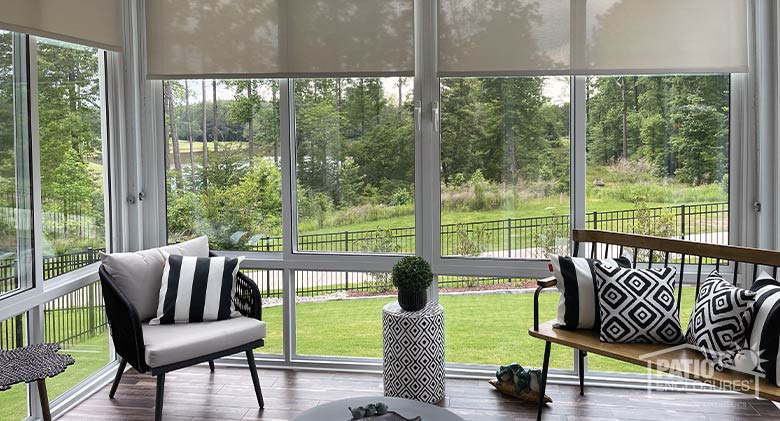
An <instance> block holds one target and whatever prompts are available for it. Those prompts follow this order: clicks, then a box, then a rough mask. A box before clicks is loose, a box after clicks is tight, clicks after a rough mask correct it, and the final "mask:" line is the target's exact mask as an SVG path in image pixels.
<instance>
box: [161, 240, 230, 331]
mask: <svg viewBox="0 0 780 421" xmlns="http://www.w3.org/2000/svg"><path fill="white" fill-rule="evenodd" d="M243 259H244V257H243V256H241V257H238V258H227V257H224V256H219V257H191V256H179V255H175V254H171V255H168V256H167V257H166V259H165V268H164V269H163V276H162V286H161V287H160V299H159V302H158V304H157V317H155V318H154V319H152V320H151V321H149V324H151V325H156V324H173V323H196V322H208V321H214V320H225V319H229V318H231V317H236V316H239V315H240V313H239V312H238V311H237V310H236V308H235V305H234V304H233V296H234V295H235V292H236V275H237V274H238V266H239V264H240V263H241V261H242V260H243Z"/></svg>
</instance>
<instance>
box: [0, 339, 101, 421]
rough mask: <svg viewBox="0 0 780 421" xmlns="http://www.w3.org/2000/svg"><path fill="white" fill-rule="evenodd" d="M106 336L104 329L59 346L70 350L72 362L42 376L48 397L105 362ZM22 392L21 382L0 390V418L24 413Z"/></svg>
mask: <svg viewBox="0 0 780 421" xmlns="http://www.w3.org/2000/svg"><path fill="white" fill-rule="evenodd" d="M108 340H109V338H108V333H104V334H101V335H97V336H93V337H90V338H87V339H84V340H82V341H80V342H79V343H78V344H76V345H71V346H63V347H62V352H63V353H66V354H70V355H71V356H72V357H73V360H74V361H75V364H73V365H71V366H69V367H68V368H67V369H66V370H65V372H63V373H62V374H60V375H58V376H56V377H54V378H51V379H48V380H46V389H47V391H48V393H49V399H50V400H51V401H53V400H54V399H56V398H57V397H59V396H60V395H62V394H63V393H64V392H65V391H67V390H68V389H70V388H72V387H73V386H75V385H76V384H78V383H79V382H81V381H82V380H84V379H86V378H87V377H89V376H90V375H92V374H94V373H95V372H96V371H98V370H100V369H101V368H102V367H103V366H105V365H106V364H108V362H109V354H108ZM26 394H27V388H26V387H25V385H24V384H17V385H14V386H13V387H12V388H11V390H9V391H5V392H0V421H18V420H20V419H23V418H25V417H26V416H27V397H26Z"/></svg>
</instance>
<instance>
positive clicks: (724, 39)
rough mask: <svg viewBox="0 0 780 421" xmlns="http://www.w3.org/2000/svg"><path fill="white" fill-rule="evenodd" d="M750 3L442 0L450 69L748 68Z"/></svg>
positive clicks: (442, 50) (443, 65)
mask: <svg viewBox="0 0 780 421" xmlns="http://www.w3.org/2000/svg"><path fill="white" fill-rule="evenodd" d="M747 10H748V5H747V0H544V1H541V0H537V1H533V0H483V1H480V0H439V9H438V48H439V56H438V70H439V74H440V75H441V76H454V75H461V76H463V75H477V74H482V75H484V74H494V75H541V74H548V75H549V74H572V75H575V74H585V75H587V74H620V73H632V74H659V73H732V72H747V70H748V57H747V51H748V38H747V35H748V18H747Z"/></svg>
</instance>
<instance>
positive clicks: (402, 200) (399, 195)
mask: <svg viewBox="0 0 780 421" xmlns="http://www.w3.org/2000/svg"><path fill="white" fill-rule="evenodd" d="M413 200H414V197H412V193H410V192H409V190H407V189H405V188H403V187H401V188H399V189H397V190H396V191H394V192H393V194H392V195H391V196H390V201H389V202H390V206H399V205H406V204H408V203H412V202H413Z"/></svg>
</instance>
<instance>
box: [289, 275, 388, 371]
mask: <svg viewBox="0 0 780 421" xmlns="http://www.w3.org/2000/svg"><path fill="white" fill-rule="evenodd" d="M392 289H393V286H392V284H391V281H390V274H388V273H384V272H369V273H367V272H346V271H344V272H341V271H339V272H329V271H318V270H311V271H296V272H295V297H296V305H295V319H296V331H297V352H298V354H301V355H324V356H339V357H374V358H381V357H382V307H383V306H384V305H385V304H387V303H389V302H391V301H393V300H395V296H392V295H388V293H390V294H392V293H394V291H391V290H392ZM357 315H360V317H355V316H357Z"/></svg>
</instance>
